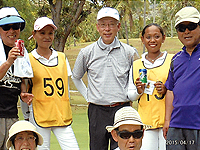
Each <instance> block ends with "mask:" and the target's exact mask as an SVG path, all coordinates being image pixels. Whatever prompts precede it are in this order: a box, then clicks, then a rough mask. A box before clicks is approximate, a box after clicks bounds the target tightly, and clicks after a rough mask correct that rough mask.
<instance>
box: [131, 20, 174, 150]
mask: <svg viewBox="0 0 200 150" xmlns="http://www.w3.org/2000/svg"><path fill="white" fill-rule="evenodd" d="M141 40H142V42H143V44H144V45H145V47H146V49H147V52H146V53H144V54H142V58H141V59H139V60H136V61H134V62H133V69H132V71H130V78H129V88H128V97H129V99H131V100H138V112H139V114H140V117H141V119H142V122H143V123H144V124H146V125H149V126H151V128H150V129H147V130H145V131H144V137H143V140H142V147H141V150H143V149H144V150H165V149H166V144H165V139H164V137H163V131H162V127H163V125H164V117H165V93H166V88H165V85H164V83H165V82H166V80H167V76H168V72H169V67H170V62H171V58H172V56H173V55H172V54H168V53H167V52H166V51H164V52H161V51H160V48H161V45H162V43H163V42H164V41H165V35H164V31H163V29H162V28H161V26H160V25H158V24H155V23H152V24H149V25H147V26H146V27H144V29H143V31H142V37H141ZM140 69H146V70H147V83H142V82H141V81H140V78H139V70H140ZM133 81H134V82H133ZM133 83H134V84H133Z"/></svg>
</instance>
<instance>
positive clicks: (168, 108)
mask: <svg viewBox="0 0 200 150" xmlns="http://www.w3.org/2000/svg"><path fill="white" fill-rule="evenodd" d="M173 99H174V95H173V91H170V90H167V93H166V98H165V123H164V126H163V136H164V138H165V139H166V138H167V131H168V129H169V124H170V120H171V114H172V110H173Z"/></svg>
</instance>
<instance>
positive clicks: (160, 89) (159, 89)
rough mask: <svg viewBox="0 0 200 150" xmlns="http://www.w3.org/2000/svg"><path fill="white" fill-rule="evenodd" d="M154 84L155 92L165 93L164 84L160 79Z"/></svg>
mask: <svg viewBox="0 0 200 150" xmlns="http://www.w3.org/2000/svg"><path fill="white" fill-rule="evenodd" d="M154 86H155V88H156V90H157V92H158V93H159V94H163V95H165V94H166V91H167V89H166V87H165V85H164V84H163V83H162V82H161V81H157V82H156V83H155V84H154Z"/></svg>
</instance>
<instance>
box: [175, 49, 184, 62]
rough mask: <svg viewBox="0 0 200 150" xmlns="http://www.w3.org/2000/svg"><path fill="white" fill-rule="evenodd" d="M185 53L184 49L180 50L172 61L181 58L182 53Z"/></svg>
mask: <svg viewBox="0 0 200 150" xmlns="http://www.w3.org/2000/svg"><path fill="white" fill-rule="evenodd" d="M183 53H184V51H183V50H182V51H179V52H178V53H176V54H175V55H174V56H173V57H172V61H174V60H176V59H177V58H179V57H180V56H181V55H182V54H183Z"/></svg>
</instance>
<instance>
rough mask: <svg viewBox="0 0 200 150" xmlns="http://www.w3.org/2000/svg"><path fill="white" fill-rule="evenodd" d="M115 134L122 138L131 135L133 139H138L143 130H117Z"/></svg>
mask: <svg viewBox="0 0 200 150" xmlns="http://www.w3.org/2000/svg"><path fill="white" fill-rule="evenodd" d="M117 134H118V135H119V136H120V137H121V138H122V139H129V138H130V137H131V136H133V138H135V139H140V138H141V137H142V136H143V131H142V130H135V131H134V132H129V131H118V132H117Z"/></svg>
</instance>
